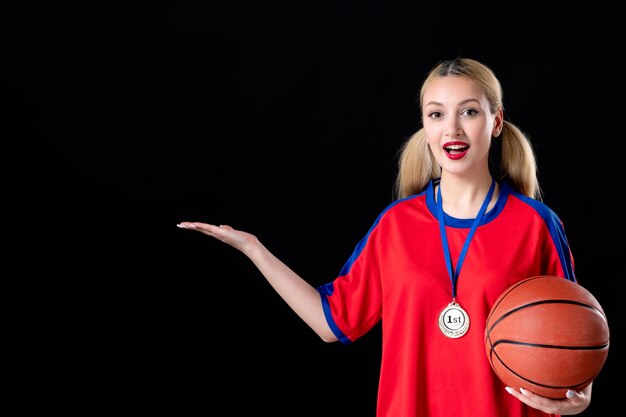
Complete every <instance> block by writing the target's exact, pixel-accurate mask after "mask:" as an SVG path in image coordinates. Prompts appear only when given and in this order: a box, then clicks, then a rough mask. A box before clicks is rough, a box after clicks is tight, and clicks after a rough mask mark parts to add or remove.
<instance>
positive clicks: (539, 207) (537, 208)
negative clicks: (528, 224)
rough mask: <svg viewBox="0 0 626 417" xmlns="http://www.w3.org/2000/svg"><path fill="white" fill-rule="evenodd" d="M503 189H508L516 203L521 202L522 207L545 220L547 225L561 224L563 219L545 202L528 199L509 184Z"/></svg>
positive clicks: (504, 185) (504, 184) (505, 184)
mask: <svg viewBox="0 0 626 417" xmlns="http://www.w3.org/2000/svg"><path fill="white" fill-rule="evenodd" d="M503 187H506V189H507V192H508V194H509V196H510V197H511V198H512V199H513V200H514V201H517V202H519V204H520V205H521V206H522V207H525V208H526V209H527V210H529V211H530V212H531V213H534V214H536V215H537V216H538V217H539V218H541V219H543V221H544V222H545V223H548V224H551V223H557V224H560V223H561V219H560V218H559V216H558V214H557V213H556V212H555V211H554V210H552V208H550V207H549V206H548V205H547V204H546V203H544V202H543V201H540V200H535V199H534V198H531V197H528V196H527V195H525V194H522V193H520V192H518V191H516V190H515V189H513V187H511V186H510V185H509V184H508V183H503Z"/></svg>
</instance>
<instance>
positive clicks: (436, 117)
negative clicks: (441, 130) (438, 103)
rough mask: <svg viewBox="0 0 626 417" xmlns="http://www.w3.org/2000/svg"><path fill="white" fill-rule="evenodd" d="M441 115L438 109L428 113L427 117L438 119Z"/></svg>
mask: <svg viewBox="0 0 626 417" xmlns="http://www.w3.org/2000/svg"><path fill="white" fill-rule="evenodd" d="M440 117H441V112H439V111H433V112H430V113H428V118H429V119H439V118H440Z"/></svg>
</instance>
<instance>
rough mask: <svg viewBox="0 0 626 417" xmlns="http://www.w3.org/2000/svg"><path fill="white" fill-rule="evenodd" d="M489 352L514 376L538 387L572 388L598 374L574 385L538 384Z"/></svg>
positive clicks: (589, 380)
mask: <svg viewBox="0 0 626 417" xmlns="http://www.w3.org/2000/svg"><path fill="white" fill-rule="evenodd" d="M491 353H493V354H494V355H496V358H498V362H500V364H501V365H502V366H504V367H505V368H506V369H508V370H509V372H511V373H512V374H514V375H515V376H517V377H518V378H520V379H523V380H524V381H526V382H529V383H531V384H534V385H537V386H539V387H544V388H555V389H564V388H573V387H577V386H579V385H582V384H586V383H588V382H591V381H593V380H594V379H595V378H596V377H597V376H598V375H599V372H597V373H596V374H595V375H593V376H592V377H590V378H588V379H586V380H585V381H581V382H579V383H577V384H575V385H562V386H561V385H547V384H540V383H539V382H536V381H533V380H532V379H528V378H526V377H523V376H522V375H520V374H518V373H517V372H515V371H514V370H512V369H511V368H509V367H508V366H507V365H506V363H504V362H502V359H500V357H499V356H498V354H497V353H496V352H494V351H492V352H491ZM490 360H491V361H493V360H492V359H491V358H490ZM492 366H493V365H492Z"/></svg>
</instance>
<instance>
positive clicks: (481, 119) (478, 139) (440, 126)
mask: <svg viewBox="0 0 626 417" xmlns="http://www.w3.org/2000/svg"><path fill="white" fill-rule="evenodd" d="M422 109H423V113H422V119H423V120H422V123H423V126H424V132H425V133H426V138H427V139H428V145H429V146H430V150H431V152H432V153H433V155H434V156H435V159H436V160H437V162H438V163H439V165H440V166H441V168H442V169H443V171H445V172H448V173H451V174H460V175H471V174H481V173H485V172H488V171H489V166H488V161H489V146H490V144H491V138H492V136H498V135H499V134H500V131H501V129H502V122H503V117H502V110H501V109H499V110H498V112H497V113H496V114H495V115H494V114H491V112H490V111H489V102H488V101H487V97H486V96H485V94H484V93H483V91H482V90H481V89H480V87H479V86H478V84H476V83H475V82H474V81H472V80H471V79H470V78H468V77H463V76H445V77H440V78H437V79H435V80H434V81H432V82H431V83H430V85H428V86H427V88H426V90H425V91H424V95H423V105H422Z"/></svg>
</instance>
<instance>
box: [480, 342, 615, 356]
mask: <svg viewBox="0 0 626 417" xmlns="http://www.w3.org/2000/svg"><path fill="white" fill-rule="evenodd" d="M489 343H490V344H491V341H489ZM501 343H507V344H509V345H520V346H528V347H538V348H548V349H563V350H602V349H605V348H607V347H608V346H609V344H608V343H603V344H601V345H597V346H563V345H544V344H543V343H528V342H520V341H518V340H509V339H501V340H498V341H497V342H495V343H493V344H491V349H492V350H493V349H494V348H495V347H496V346H498V345H499V344H501ZM496 355H497V353H496ZM498 359H499V358H498Z"/></svg>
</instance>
